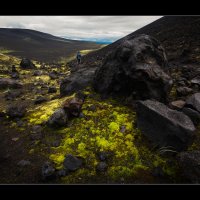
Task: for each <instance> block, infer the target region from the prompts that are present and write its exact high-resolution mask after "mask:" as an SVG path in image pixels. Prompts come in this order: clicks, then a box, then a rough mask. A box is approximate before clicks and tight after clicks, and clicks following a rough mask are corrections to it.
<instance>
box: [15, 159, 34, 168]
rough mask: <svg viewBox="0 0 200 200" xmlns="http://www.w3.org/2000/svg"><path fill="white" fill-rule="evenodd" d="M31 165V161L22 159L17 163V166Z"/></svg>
mask: <svg viewBox="0 0 200 200" xmlns="http://www.w3.org/2000/svg"><path fill="white" fill-rule="evenodd" d="M29 165H31V162H30V161H28V160H20V161H19V162H18V163H17V166H19V167H26V166H29Z"/></svg>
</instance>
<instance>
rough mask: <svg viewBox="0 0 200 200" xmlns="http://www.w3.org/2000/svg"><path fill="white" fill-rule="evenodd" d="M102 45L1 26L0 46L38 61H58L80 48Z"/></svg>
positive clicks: (93, 47) (16, 54)
mask: <svg viewBox="0 0 200 200" xmlns="http://www.w3.org/2000/svg"><path fill="white" fill-rule="evenodd" d="M100 46H101V45H100V44H97V43H95V42H86V41H76V40H69V39H64V38H60V37H56V36H53V35H50V34H47V33H43V32H39V31H35V30H29V29H11V28H0V48H4V49H8V50H11V52H10V53H9V54H11V55H14V56H18V57H28V58H30V59H34V60H38V61H44V62H54V61H55V62H56V61H58V60H59V59H60V58H61V57H69V56H72V55H73V54H75V53H76V51H78V50H85V49H97V48H100Z"/></svg>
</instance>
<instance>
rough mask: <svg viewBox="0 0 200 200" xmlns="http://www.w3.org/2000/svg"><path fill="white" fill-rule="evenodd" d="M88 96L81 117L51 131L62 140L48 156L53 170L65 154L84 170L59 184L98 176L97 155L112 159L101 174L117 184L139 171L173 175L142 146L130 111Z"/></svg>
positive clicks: (164, 162) (162, 160)
mask: <svg viewBox="0 0 200 200" xmlns="http://www.w3.org/2000/svg"><path fill="white" fill-rule="evenodd" d="M85 93H87V94H89V93H90V92H89V91H87V92H85ZM89 96H90V97H87V98H86V100H85V102H84V104H83V107H82V112H83V114H84V117H82V118H75V119H73V120H72V121H71V123H70V124H69V125H68V126H67V127H64V128H61V129H59V130H54V134H61V135H62V136H63V139H62V142H61V144H60V146H58V147H52V148H51V151H52V152H51V154H50V155H49V159H50V160H52V161H53V162H54V164H55V166H56V168H57V169H58V170H59V169H62V168H63V167H64V166H63V161H64V158H65V156H66V155H67V154H73V155H74V156H80V157H82V158H84V160H85V166H87V167H83V168H81V169H79V170H77V171H76V172H73V173H71V174H70V175H68V176H66V177H64V178H62V182H64V183H78V182H79V181H80V178H81V179H85V180H86V179H88V178H91V179H92V178H94V177H95V176H97V172H96V166H97V164H98V163H99V162H100V161H99V158H98V156H97V155H98V153H99V152H109V153H110V154H111V155H112V156H111V158H110V160H109V161H108V170H107V172H106V173H105V174H104V178H105V179H110V180H113V181H116V182H117V181H119V180H120V178H124V179H125V180H126V179H127V180H129V179H131V178H134V177H135V176H137V175H138V173H142V171H146V172H149V173H150V172H151V170H152V169H153V168H155V167H157V166H160V167H161V168H162V169H163V171H164V173H166V175H169V176H174V175H175V168H174V167H171V166H169V165H168V164H167V158H165V157H162V156H161V155H159V152H157V151H155V150H154V151H153V150H151V149H150V148H149V147H148V145H146V144H145V142H144V138H143V136H142V134H141V132H140V131H139V130H138V129H137V128H136V127H135V121H136V113H135V112H133V110H132V109H130V108H128V107H126V106H123V105H120V104H119V103H117V102H116V101H114V100H112V99H107V100H100V98H99V96H98V95H96V94H94V93H93V92H92V95H89ZM91 105H95V108H96V109H95V111H91V110H90V109H89V107H90V106H91ZM47 107H50V106H47ZM56 107H57V106H56ZM43 112H44V110H43ZM48 112H49V111H48ZM39 113H40V112H38V114H39ZM40 114H41V113H40ZM37 118H39V116H38V115H37ZM32 122H33V119H32Z"/></svg>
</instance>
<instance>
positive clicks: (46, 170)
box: [42, 162, 55, 180]
mask: <svg viewBox="0 0 200 200" xmlns="http://www.w3.org/2000/svg"><path fill="white" fill-rule="evenodd" d="M54 175H55V169H54V167H53V166H52V164H51V163H50V162H45V163H44V165H43V166H42V178H43V180H48V179H51V178H53V177H54Z"/></svg>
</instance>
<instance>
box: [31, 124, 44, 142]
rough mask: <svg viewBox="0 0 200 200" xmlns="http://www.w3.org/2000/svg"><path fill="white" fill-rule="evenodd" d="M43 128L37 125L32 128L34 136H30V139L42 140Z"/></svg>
mask: <svg viewBox="0 0 200 200" xmlns="http://www.w3.org/2000/svg"><path fill="white" fill-rule="evenodd" d="M42 129H43V128H42V126H40V125H35V126H33V127H32V131H31V132H32V134H30V139H31V140H40V139H42Z"/></svg>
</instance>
